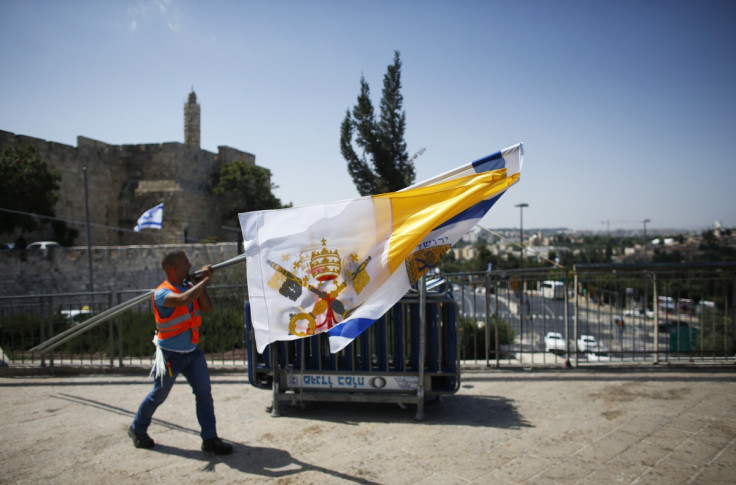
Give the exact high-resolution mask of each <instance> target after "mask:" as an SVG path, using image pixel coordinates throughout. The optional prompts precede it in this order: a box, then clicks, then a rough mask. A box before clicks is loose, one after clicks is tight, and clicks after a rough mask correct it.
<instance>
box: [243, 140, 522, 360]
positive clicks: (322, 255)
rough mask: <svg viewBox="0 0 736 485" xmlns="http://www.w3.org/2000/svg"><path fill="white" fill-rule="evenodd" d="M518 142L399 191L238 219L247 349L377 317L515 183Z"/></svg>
mask: <svg viewBox="0 0 736 485" xmlns="http://www.w3.org/2000/svg"><path fill="white" fill-rule="evenodd" d="M522 160H523V148H522V145H521V144H518V145H514V146H512V147H510V148H507V149H505V150H502V151H500V152H497V153H495V154H493V155H490V156H488V157H485V158H482V159H480V160H477V161H475V162H473V163H470V164H467V165H464V166H461V167H458V168H457V169H455V170H452V171H450V172H447V173H444V174H442V175H439V176H437V177H434V178H432V179H429V180H426V181H424V182H421V183H419V184H415V185H413V186H411V187H408V188H406V189H404V190H401V191H399V192H391V193H387V194H380V195H373V196H366V197H361V198H358V199H351V200H345V201H340V202H331V203H325V204H315V205H309V206H303V207H293V208H286V209H278V210H270V211H257V212H247V213H241V214H239V218H240V225H241V229H242V231H243V240H244V244H245V254H246V258H247V279H248V297H249V300H250V310H251V320H252V322H253V329H254V333H255V338H256V347H257V349H258V352H259V353H262V352H263V350H264V349H265V348H266V346H267V345H268V344H269V343H271V342H275V341H280V340H293V339H297V338H301V337H308V336H311V335H315V334H317V333H322V332H329V336H330V350H331V352H337V351H339V350H341V349H342V348H344V347H345V346H346V345H348V344H349V343H350V342H351V341H352V340H353V339H355V337H357V336H358V335H360V334H361V333H362V332H363V331H364V330H365V329H367V328H368V327H369V326H370V325H371V324H373V322H374V321H376V320H377V319H378V318H380V317H381V316H382V315H383V314H384V313H385V312H386V311H387V310H388V309H389V308H391V307H392V306H393V305H394V304H395V303H396V302H397V301H399V299H401V297H402V296H403V295H404V293H406V292H407V291H408V290H409V288H410V287H411V285H413V284H414V283H416V282H417V280H418V279H419V277H421V276H422V275H423V274H424V273H426V272H427V271H428V270H429V269H430V268H431V267H432V266H433V265H434V264H436V263H437V261H438V260H439V258H440V256H441V255H442V254H444V253H445V252H446V251H447V250H449V249H450V247H451V246H452V245H453V244H454V243H455V242H457V241H458V240H459V239H460V238H461V237H462V236H463V235H464V234H466V233H467V232H468V231H469V230H470V229H471V228H472V227H473V226H474V225H475V224H476V223H477V222H478V221H479V220H480V219H481V218H482V217H483V216H484V215H485V214H486V212H488V210H489V209H490V208H491V206H492V205H493V204H494V203H495V202H496V200H498V198H499V197H500V196H501V195H502V194H503V193H504V192H505V191H506V189H508V188H509V187H510V186H511V185H513V184H514V183H516V182H517V181H518V180H519V176H520V173H521V165H522Z"/></svg>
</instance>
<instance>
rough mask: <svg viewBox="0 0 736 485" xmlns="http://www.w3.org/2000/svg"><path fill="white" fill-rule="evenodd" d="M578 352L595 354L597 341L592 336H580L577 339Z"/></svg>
mask: <svg viewBox="0 0 736 485" xmlns="http://www.w3.org/2000/svg"><path fill="white" fill-rule="evenodd" d="M578 350H579V351H580V352H596V351H597V350H598V341H597V340H596V339H595V337H593V336H592V335H581V336H580V337H578Z"/></svg>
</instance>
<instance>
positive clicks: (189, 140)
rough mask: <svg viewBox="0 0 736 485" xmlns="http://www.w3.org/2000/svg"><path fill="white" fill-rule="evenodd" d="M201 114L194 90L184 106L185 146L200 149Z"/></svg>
mask: <svg viewBox="0 0 736 485" xmlns="http://www.w3.org/2000/svg"><path fill="white" fill-rule="evenodd" d="M199 113H200V110H199V105H198V104H197V95H196V94H195V93H194V88H192V90H191V91H190V92H189V101H188V102H187V103H186V104H185V105H184V144H185V145H188V146H190V147H193V148H199Z"/></svg>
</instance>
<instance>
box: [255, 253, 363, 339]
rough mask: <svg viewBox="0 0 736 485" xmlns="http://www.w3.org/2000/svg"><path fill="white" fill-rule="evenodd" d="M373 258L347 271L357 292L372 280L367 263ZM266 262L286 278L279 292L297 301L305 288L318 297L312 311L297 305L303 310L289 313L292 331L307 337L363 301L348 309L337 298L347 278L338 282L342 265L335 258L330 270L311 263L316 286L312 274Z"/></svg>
mask: <svg viewBox="0 0 736 485" xmlns="http://www.w3.org/2000/svg"><path fill="white" fill-rule="evenodd" d="M323 245H324V240H323ZM334 254H336V253H334ZM314 259H315V258H314V257H313V260H314ZM370 259H371V258H370V256H369V257H368V258H366V259H365V260H364V261H363V262H362V263H361V264H360V265H359V266H358V267H357V268H356V270H355V271H346V272H345V273H346V274H345V276H346V279H347V280H348V281H350V282H352V286H353V288H354V289H355V291H356V293H357V294H360V292H361V291H362V290H363V288H364V287H365V286H366V285H367V284H368V283H369V282H370V276H369V275H368V273H367V271H366V266H367V264H368V262H370ZM267 263H268V264H269V266H271V267H272V268H273V269H274V270H276V271H277V272H278V273H279V274H281V275H282V276H284V278H285V279H284V281H283V282H282V283H281V286H280V287H279V290H278V291H279V294H280V295H282V296H284V297H286V298H288V299H290V300H292V301H297V300H298V299H299V298H300V297H301V296H302V291H303V289H304V288H306V289H307V290H308V291H311V292H312V293H314V294H315V295H317V297H318V298H319V300H318V301H317V302H316V303H315V304H314V306H313V308H312V309H311V311H310V310H306V309H304V308H302V307H298V308H299V310H301V311H300V312H298V313H292V314H290V315H289V317H290V318H289V333H290V334H292V335H296V336H298V337H306V336H309V335H314V334H315V333H318V332H324V331H326V330H329V329H331V328H332V327H333V326H335V325H336V324H338V323H340V322H341V321H342V320H344V319H345V318H347V317H349V316H350V315H351V314H352V313H353V312H354V311H355V310H357V309H358V308H359V307H360V305H358V306H357V307H355V308H350V309H346V308H345V304H344V303H343V302H342V301H340V300H339V299H338V296H339V295H340V293H342V292H343V291H344V290H345V289H346V288H348V282H347V281H342V282H341V283H339V284H338V282H337V278H338V274H339V271H340V270H339V266H341V265H339V264H337V265H336V266H337V267H334V266H335V263H334V259H333V268H332V269H331V270H330V271H321V272H320V270H318V271H315V267H316V268H320V267H319V266H318V265H315V264H313V265H312V274H313V275H314V274H316V275H317V276H316V279H317V281H318V282H319V283H318V285H317V286H315V285H313V284H311V283H310V282H309V276H305V277H304V278H299V277H298V276H297V275H295V274H294V273H292V272H291V271H289V270H287V269H286V268H284V267H283V266H281V265H279V264H278V263H276V262H274V261H267ZM334 270H337V271H334ZM323 283H332V284H333V285H334V286H335V288H334V289H333V290H329V291H328V290H326V289H323V288H321V287H320V284H323Z"/></svg>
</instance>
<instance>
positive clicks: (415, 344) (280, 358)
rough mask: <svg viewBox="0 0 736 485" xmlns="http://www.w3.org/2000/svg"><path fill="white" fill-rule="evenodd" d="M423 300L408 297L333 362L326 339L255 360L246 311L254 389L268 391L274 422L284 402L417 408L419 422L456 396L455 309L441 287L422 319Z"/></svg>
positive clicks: (275, 347) (279, 348)
mask: <svg viewBox="0 0 736 485" xmlns="http://www.w3.org/2000/svg"><path fill="white" fill-rule="evenodd" d="M420 293H421V291H410V292H409V293H407V295H405V296H404V298H402V299H401V300H400V301H399V303H397V304H396V305H394V307H392V308H391V309H390V310H389V311H388V312H386V314H385V315H383V316H382V317H381V318H380V319H379V320H377V321H376V322H375V323H374V324H373V325H372V326H371V327H370V328H369V329H368V330H366V331H365V332H363V334H361V335H360V336H359V337H358V338H356V339H355V340H354V341H353V342H352V343H350V344H349V345H348V346H347V347H345V348H344V349H343V350H341V351H340V352H338V353H336V354H331V353H330V352H329V342H328V336H327V335H326V334H317V335H314V336H312V337H307V338H302V339H299V340H293V341H287V342H276V343H272V344H270V345H269V346H268V347H267V349H266V350H265V351H264V352H263V354H262V355H260V354H258V353H257V351H256V347H255V338H254V335H253V326H252V322H251V317H250V306H249V304H246V306H245V315H246V317H245V320H246V346H247V349H248V378H249V381H250V383H251V385H253V386H255V387H257V388H260V389H271V390H272V392H273V408H272V415H274V416H278V415H279V414H280V410H279V403H280V402H283V401H287V402H292V403H295V404H300V403H302V402H304V401H349V402H384V403H399V404H416V405H417V414H416V418H417V419H418V420H422V419H424V402H425V401H427V400H431V399H436V398H438V397H439V396H441V395H447V394H453V393H455V392H457V391H458V389H459V388H460V361H459V345H458V322H457V313H458V312H457V305H456V303H455V301H454V300H453V299H452V297H451V296H450V295H449V294H448V292H447V291H446V283H443V284H440V285H438V286H437V287H435V288H434V291H428V292H427V294H426V303H425V305H424V312H425V315H420V313H422V308H421V305H420V300H421V294H420ZM422 317H423V318H422ZM422 321H424V322H425V323H424V326H422V324H421V322H422Z"/></svg>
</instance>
